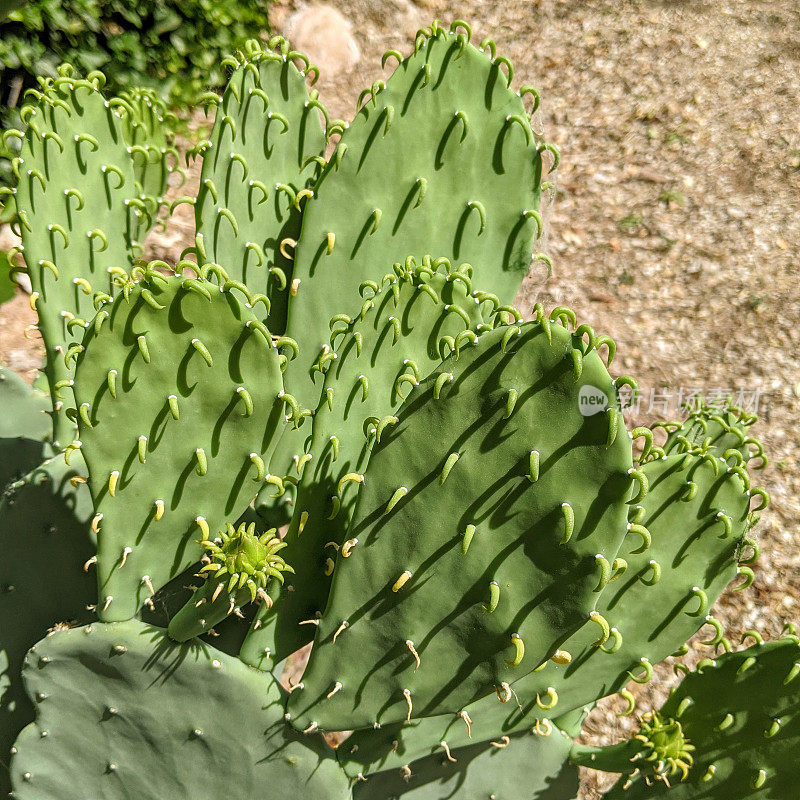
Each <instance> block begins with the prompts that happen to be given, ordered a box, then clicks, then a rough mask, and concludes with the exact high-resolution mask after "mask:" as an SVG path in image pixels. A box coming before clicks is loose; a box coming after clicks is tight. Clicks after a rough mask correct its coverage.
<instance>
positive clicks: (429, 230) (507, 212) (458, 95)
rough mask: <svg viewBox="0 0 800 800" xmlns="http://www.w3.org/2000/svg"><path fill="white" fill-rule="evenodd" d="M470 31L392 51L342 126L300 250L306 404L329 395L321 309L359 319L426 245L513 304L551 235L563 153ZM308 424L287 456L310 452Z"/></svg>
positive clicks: (308, 211)
mask: <svg viewBox="0 0 800 800" xmlns="http://www.w3.org/2000/svg"><path fill="white" fill-rule="evenodd" d="M470 36H471V32H470V28H469V26H468V25H466V24H464V23H463V22H460V21H457V22H454V23H453V25H452V26H451V27H450V29H449V30H447V29H446V28H443V27H442V26H440V25H439V24H438V23H434V25H433V26H431V27H430V28H427V29H425V30H422V31H420V32H419V34H418V35H417V38H416V42H415V46H414V52H413V53H412V54H411V55H409V56H407V57H403V56H401V54H400V53H399V52H397V51H396V50H390V51H388V52H387V53H386V54H385V55H384V57H383V64H384V66H386V65H387V64H388V63H389V62H390V61H396V62H397V66H396V68H395V70H394V72H393V73H392V75H391V77H390V78H389V79H388V80H387V81H386V82H385V84H384V82H383V81H377V82H376V83H374V84H373V85H372V86H371V87H370V88H369V89H365V90H364V91H363V92H362V93H361V96H360V97H359V99H358V106H359V109H358V112H357V114H356V116H355V119H354V120H353V121H352V122H351V123H350V124H349V125H347V124H345V123H341V122H333V123H331V125H330V127H329V130H330V131H331V132H333V131H335V130H337V127H338V131H339V132H340V133H341V139H340V141H339V143H338V145H337V147H336V150H335V152H334V153H333V155H332V156H331V158H330V160H329V161H328V163H327V164H326V165H325V166H324V169H323V172H322V175H321V177H320V179H319V181H318V182H317V183H316V185H315V186H314V191H313V197H311V198H309V200H308V201H307V203H306V205H305V208H304V211H303V232H302V236H301V237H300V239H299V241H298V242H297V243H296V245H297V249H296V253H295V254H294V267H293V276H294V277H293V280H292V297H291V301H290V304H289V319H288V324H287V333H288V334H289V335H290V336H292V337H293V338H295V339H296V340H297V341H298V343H299V344H300V349H301V353H302V354H303V357H302V358H301V359H299V360H298V361H297V362H295V364H294V365H293V366H292V367H291V368H290V371H289V372H288V373H287V388H288V390H289V391H291V392H292V393H293V394H294V395H295V396H296V397H297V398H298V401H299V402H300V403H301V405H302V406H303V407H305V408H311V409H313V408H314V407H315V405H316V401H317V398H318V395H319V389H318V388H317V386H316V385H315V378H316V377H317V373H316V372H315V371H314V364H315V363H316V361H317V358H318V357H319V355H320V353H321V352H322V350H323V348H324V347H325V345H326V344H328V337H329V335H330V332H329V330H328V329H327V321H328V319H329V318H330V316H331V315H324V316H323V315H320V314H319V309H320V308H331V309H332V312H333V313H344V314H348V315H350V316H355V315H356V314H357V313H358V311H359V307H360V305H361V303H360V301H358V299H357V298H358V295H357V291H358V288H359V284H361V283H362V282H363V281H366V280H373V281H379V280H380V278H381V275H382V271H381V270H382V269H385V268H384V265H386V264H391V263H392V262H395V261H399V262H401V263H402V262H404V261H405V259H406V258H407V257H408V256H413V257H414V258H416V259H417V261H419V260H420V259H421V258H422V257H423V256H424V255H425V254H426V253H432V254H434V255H436V256H439V257H443V258H447V259H449V260H450V261H451V262H452V263H453V264H461V263H463V262H467V263H469V264H471V265H472V266H473V268H474V275H473V278H474V282H475V285H476V286H477V287H479V288H482V289H484V290H488V291H491V292H493V293H494V294H495V295H497V297H498V298H499V299H500V302H501V303H511V302H513V300H514V296H515V294H516V293H517V289H518V288H519V286H520V283H521V282H522V279H523V277H524V276H525V274H526V273H527V271H528V267H529V265H530V262H531V252H532V249H533V245H534V242H535V240H536V239H537V237H538V236H540V235H541V233H542V225H543V223H542V217H541V215H540V213H539V207H540V200H541V181H542V172H543V170H545V169H546V167H543V155H542V154H543V153H544V152H545V151H546V150H547V149H548V148H549V149H550V150H551V151H552V152H551V154H550V155H548V156H547V158H548V159H550V158H553V159H554V160H553V162H551V163H553V164H554V165H557V161H558V155H557V150H556V149H555V147H554V146H552V145H546V144H545V143H544V142H541V141H539V139H538V138H537V137H536V136H535V135H534V134H533V132H532V130H531V127H530V123H529V119H528V118H529V112H528V111H527V110H526V107H525V104H524V98H525V97H526V96H527V95H530V96H531V97H532V103H533V107H534V108H535V107H536V106H538V103H539V96H538V93H537V92H536V90H535V89H533V88H532V87H530V86H523V87H522V88H521V89H520V91H519V92H515V91H513V90H512V89H511V81H512V78H513V68H512V66H511V63H510V62H509V61H508V59H507V58H505V57H504V56H498V55H496V51H495V45H494V43H493V42H491V41H489V40H487V41H485V42H484V43H483V47H482V49H480V50H479V49H478V48H476V47H475V46H473V45H472V44H470ZM307 429H308V425H303V427H302V428H301V429H300V430H301V433H300V434H298V435H293V436H288V437H286V438H285V439H284V441H283V442H282V443H281V450H280V452H281V453H282V454H283V457H284V459H285V460H286V461H287V463H289V462H290V461H291V458H292V456H294V455H297V454H300V455H301V456H302V454H303V453H304V450H303V442H304V440H305V439H306V437H307V436H308V434H309V431H308V430H307Z"/></svg>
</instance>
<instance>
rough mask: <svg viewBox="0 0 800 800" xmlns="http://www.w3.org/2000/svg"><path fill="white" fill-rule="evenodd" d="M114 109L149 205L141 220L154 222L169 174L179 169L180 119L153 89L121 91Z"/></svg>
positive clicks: (139, 236) (144, 226) (143, 194)
mask: <svg viewBox="0 0 800 800" xmlns="http://www.w3.org/2000/svg"><path fill="white" fill-rule="evenodd" d="M115 107H116V109H117V112H118V113H119V115H120V119H121V127H122V135H123V136H124V137H125V141H126V142H127V144H128V147H129V152H130V155H131V160H132V161H133V172H134V175H135V176H136V180H137V181H138V182H139V186H140V188H141V194H140V199H142V200H144V201H145V202H146V203H147V206H148V208H147V210H148V214H147V215H146V216H145V217H144V218H143V220H142V221H143V222H145V221H146V222H147V223H151V222H153V221H155V218H156V214H157V213H158V209H159V205H160V204H161V201H162V197H163V195H164V192H166V190H167V181H168V179H169V176H170V173H171V172H173V171H176V169H177V162H178V151H177V150H176V149H175V147H174V146H173V144H172V142H173V139H174V137H175V127H176V125H177V124H178V120H177V117H176V116H175V115H174V114H173V113H172V112H171V111H169V109H168V108H167V105H166V103H165V102H164V101H163V100H162V99H161V97H160V96H159V95H158V94H157V93H156V92H155V91H153V90H152V89H145V88H141V87H134V88H132V89H129V90H128V91H126V92H122V93H121V94H120V95H119V97H118V98H116V99H115ZM149 227H150V226H149V224H142V225H141V226H140V229H139V232H138V235H137V238H142V235H143V234H144V233H146V232H147V229H148V228H149Z"/></svg>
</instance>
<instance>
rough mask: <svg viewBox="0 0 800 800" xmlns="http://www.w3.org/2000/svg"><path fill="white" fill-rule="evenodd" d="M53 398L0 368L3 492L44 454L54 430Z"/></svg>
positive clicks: (0, 456) (1, 481) (0, 461)
mask: <svg viewBox="0 0 800 800" xmlns="http://www.w3.org/2000/svg"><path fill="white" fill-rule="evenodd" d="M50 407H51V404H50V398H49V397H48V396H46V395H44V394H43V393H42V392H40V391H38V390H37V389H32V388H31V387H30V386H28V384H27V383H25V381H23V380H22V378H20V377H18V376H17V375H15V374H14V373H13V372H12V371H11V370H10V369H6V368H5V367H0V408H2V410H3V413H2V415H0V491H2V489H3V488H4V487H5V486H6V484H8V483H9V482H10V481H13V480H17V479H18V478H21V477H22V476H23V475H25V474H26V473H27V472H29V471H30V470H32V469H33V468H34V467H35V466H36V465H37V464H39V463H40V462H41V460H42V458H43V457H44V453H45V448H46V440H47V439H48V437H49V436H50V434H51V433H52V430H53V425H52V423H51V421H50V417H49V416H48V414H49V411H50Z"/></svg>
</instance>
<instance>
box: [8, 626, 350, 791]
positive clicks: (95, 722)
mask: <svg viewBox="0 0 800 800" xmlns="http://www.w3.org/2000/svg"><path fill="white" fill-rule="evenodd" d="M24 677H25V684H26V688H27V690H28V692H29V694H30V696H31V697H32V698H33V699H34V700H35V701H36V703H37V720H36V722H35V723H33V724H31V725H30V726H28V728H26V729H25V730H24V731H23V732H22V734H21V735H20V738H19V740H18V742H17V745H16V750H17V754H16V755H15V757H14V759H13V762H12V772H13V782H14V792H15V795H14V796H15V797H16V798H19V800H85V798H87V797H93V798H101V797H102V798H104V800H117V799H118V798H119V800H123V798H128V797H136V798H139V800H148V799H149V798H152V799H153V800H163V798H166V797H171V798H178V797H191V798H194V800H219V798H221V797H226V796H229V795H230V794H231V792H232V791H233V792H234V793H235V796H236V797H239V798H253V799H255V798H262V797H283V798H287V799H289V800H291V799H292V798H296V799H297V800H300V799H301V798H304V797H314V798H319V799H320V800H346V798H348V797H349V788H348V785H347V779H346V777H345V775H344V773H342V772H341V770H340V769H339V768H338V766H337V765H336V762H335V760H334V759H332V758H331V757H329V756H328V757H326V756H325V755H324V754H323V752H322V751H323V748H324V745H323V744H322V743H321V741H320V742H319V743H318V744H317V743H315V742H313V741H311V740H308V739H306V740H304V741H303V742H302V743H301V742H299V741H297V739H298V738H299V737H298V736H297V734H294V733H293V732H292V731H291V729H289V728H288V726H286V725H284V723H283V706H282V704H281V694H280V689H279V688H278V685H277V683H275V682H274V680H273V679H272V677H271V676H269V675H266V674H264V673H260V672H258V671H256V670H252V669H250V668H249V667H247V666H245V665H244V664H242V663H241V662H240V661H239V660H238V659H236V658H231V657H230V656H226V655H225V654H223V653H220V652H219V651H216V650H214V649H213V648H210V647H207V646H205V645H202V644H198V643H195V644H185V645H176V644H174V643H172V642H170V640H169V639H168V638H167V636H166V634H165V632H164V631H163V630H161V629H159V628H153V627H151V626H149V625H145V624H144V623H141V622H139V621H137V620H129V621H127V622H122V623H110V624H102V623H97V624H93V625H90V626H87V627H84V628H74V629H72V630H66V631H58V632H56V633H54V634H53V635H51V636H49V637H47V638H46V639H44V640H43V641H41V642H40V643H39V644H38V645H36V647H34V648H33V649H32V650H31V652H30V653H29V655H28V657H27V660H26V666H25V669H24ZM232 781H235V784H233V786H234V787H235V788H232V783H231V782H232Z"/></svg>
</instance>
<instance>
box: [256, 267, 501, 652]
mask: <svg viewBox="0 0 800 800" xmlns="http://www.w3.org/2000/svg"><path fill="white" fill-rule="evenodd" d="M462 268H463V271H461V270H460V269H457V268H451V265H450V264H449V263H447V264H442V263H436V264H435V265H433V264H432V263H431V261H430V259H427V260H426V261H425V263H424V264H422V265H416V264H414V262H413V261H409V262H408V263H407V264H406V265H401V264H397V265H395V272H393V273H389V274H388V275H386V276H385V277H384V280H383V282H382V286H381V288H380V289H379V290H378V291H377V292H375V291H374V289H369V288H366V289H365V292H364V295H365V297H366V298H367V299H366V300H364V301H363V302H364V306H363V309H362V313H361V314H359V315H358V316H357V317H356V318H355V319H351V318H350V317H347V316H343V315H340V316H339V317H338V318H336V317H335V318H333V319H332V320H331V322H330V327H331V329H332V330H333V333H332V335H331V341H332V342H333V344H334V345H335V349H334V347H329V348H328V350H327V352H326V353H325V355H324V356H323V358H322V359H321V360H320V371H321V372H323V373H324V383H323V385H322V393H321V399H320V402H319V405H318V407H317V408H316V411H315V414H314V428H313V437H312V441H311V445H310V447H309V450H308V454H309V455H310V460H308V462H307V463H306V464H305V465H304V466H302V467H301V466H300V465H299V462H298V464H296V465H295V471H299V472H302V480H301V482H300V486H299V490H298V493H297V499H296V501H295V512H294V518H293V521H292V525H291V527H290V528H289V531H288V533H287V536H286V541H287V542H288V545H289V546H288V547H287V549H286V551H285V553H284V557H285V558H286V560H287V561H288V562H289V563H290V564H292V566H293V567H294V569H295V574H294V575H292V576H288V578H287V584H288V585H287V587H285V588H284V589H281V593H280V597H279V598H278V600H277V602H276V603H275V605H274V606H273V608H272V609H270V610H265V609H264V607H263V606H262V611H261V615H260V617H259V618H258V619H257V620H256V623H255V626H254V630H253V631H252V633H251V635H250V637H248V641H247V644H246V646H245V649H244V650H243V652H242V657H243V658H244V659H245V661H247V663H249V664H252V665H253V666H258V667H264V666H265V665H268V664H269V663H270V662H269V661H268V660H267V655H266V653H267V651H269V654H270V658H272V659H273V660H280V659H282V658H283V657H285V656H286V655H288V654H289V653H292V652H294V651H295V650H297V649H298V648H299V647H301V646H302V645H303V644H305V643H306V642H309V641H311V639H313V638H314V630H315V629H314V626H313V625H310V624H308V623H307V621H308V620H313V619H315V617H316V616H317V614H318V612H322V610H324V608H325V604H326V602H327V599H328V592H329V591H330V584H331V580H332V571H333V565H334V561H335V558H336V551H335V549H333V548H334V547H337V546H339V545H341V544H342V542H343V541H344V539H345V532H346V531H347V527H348V524H349V522H350V518H351V516H352V513H353V509H354V507H355V502H356V499H357V497H358V492H357V484H352V483H346V484H344V485H343V487H342V492H341V494H340V493H339V490H338V484H339V481H340V480H341V479H342V478H343V477H344V476H345V475H348V474H352V473H357V474H362V473H363V472H364V471H365V470H366V468H367V464H368V462H369V457H370V454H371V452H372V448H373V446H374V444H375V437H376V435H377V434H376V429H377V428H378V427H380V429H381V431H383V430H385V428H386V427H387V426H390V425H392V424H394V422H395V420H396V417H395V416H394V412H395V411H396V410H397V408H398V407H399V406H400V404H401V402H402V400H403V397H404V396H405V395H407V394H408V392H409V388H410V386H413V385H414V384H415V383H416V382H417V381H418V380H419V379H420V378H422V377H424V376H426V375H427V374H428V373H429V372H430V371H431V370H432V369H433V368H434V367H436V366H438V364H440V363H441V361H442V357H443V356H444V355H446V354H447V353H448V352H449V351H450V350H451V349H452V348H454V347H455V346H456V339H458V347H459V350H461V348H466V347H469V346H470V342H471V341H472V340H474V338H475V336H474V334H473V333H471V331H474V330H480V327H481V326H483V328H486V327H488V326H487V325H486V324H485V323H486V322H489V320H490V316H489V312H490V311H491V307H490V305H489V304H484V305H483V306H482V305H481V304H480V303H478V302H477V301H476V297H475V296H474V293H473V292H471V291H470V278H469V273H470V272H471V269H470V268H469V265H462ZM436 269H438V270H439V271H437V272H433V270H436ZM403 376H405V377H403ZM329 400H330V405H329ZM334 504H335V506H336V508H338V510H336V513H334ZM329 542H333V544H332V545H331V544H329ZM288 586H291V587H292V588H291V590H289V588H288Z"/></svg>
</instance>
